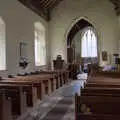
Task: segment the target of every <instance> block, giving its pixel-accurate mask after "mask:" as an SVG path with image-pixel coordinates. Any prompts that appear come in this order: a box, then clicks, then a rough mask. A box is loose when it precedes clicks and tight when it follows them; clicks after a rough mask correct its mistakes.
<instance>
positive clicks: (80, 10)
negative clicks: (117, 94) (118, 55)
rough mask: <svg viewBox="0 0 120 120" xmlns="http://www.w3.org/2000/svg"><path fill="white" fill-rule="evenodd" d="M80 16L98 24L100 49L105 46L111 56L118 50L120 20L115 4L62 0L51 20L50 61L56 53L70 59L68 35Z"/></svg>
mask: <svg viewBox="0 0 120 120" xmlns="http://www.w3.org/2000/svg"><path fill="white" fill-rule="evenodd" d="M80 18H84V19H86V20H88V21H89V22H90V23H91V24H92V25H93V26H94V27H95V29H96V31H97V34H98V39H99V52H101V51H103V50H106V51H107V52H108V54H110V56H111V55H112V54H113V53H115V52H116V51H118V48H119V46H118V39H119V26H118V24H119V20H118V17H117V16H116V13H115V10H114V5H113V4H112V3H111V2H110V1H109V0H99V1H98V0H63V1H62V2H61V4H60V5H59V6H58V7H56V8H55V9H54V10H53V13H52V20H51V21H50V22H49V30H50V31H49V40H50V43H51V46H50V48H51V61H52V60H53V59H55V58H56V56H57V54H61V55H62V56H63V58H64V59H65V60H67V43H66V36H67V33H68V32H69V30H70V28H72V25H73V24H74V23H75V21H77V20H79V19H80ZM110 62H112V60H111V58H110V59H109V63H110Z"/></svg>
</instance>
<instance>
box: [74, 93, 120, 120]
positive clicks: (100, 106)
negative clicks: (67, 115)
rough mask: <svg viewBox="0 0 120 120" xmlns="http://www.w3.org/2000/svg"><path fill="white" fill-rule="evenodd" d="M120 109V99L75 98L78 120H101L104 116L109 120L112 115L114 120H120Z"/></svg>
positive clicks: (109, 97) (100, 97)
mask: <svg viewBox="0 0 120 120" xmlns="http://www.w3.org/2000/svg"><path fill="white" fill-rule="evenodd" d="M119 107H120V97H111V96H108V97H107V96H106V97H104V96H78V95H76V96H75V113H76V120H79V119H81V120H88V119H89V120H93V119H95V120H100V118H104V116H106V119H109V118H110V116H111V115H112V116H115V117H113V118H120V116H119V114H120V111H119ZM87 109H89V111H87ZM94 115H96V116H95V117H94ZM101 115H102V116H101ZM100 116H101V117H100ZM102 120H104V119H102ZM111 120H113V119H111Z"/></svg>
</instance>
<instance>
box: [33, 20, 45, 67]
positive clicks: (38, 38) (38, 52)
mask: <svg viewBox="0 0 120 120" xmlns="http://www.w3.org/2000/svg"><path fill="white" fill-rule="evenodd" d="M34 26H35V31H34V32H35V65H36V66H41V65H46V42H45V41H46V40H45V27H44V26H43V25H42V24H41V23H40V22H36V23H35V25H34Z"/></svg>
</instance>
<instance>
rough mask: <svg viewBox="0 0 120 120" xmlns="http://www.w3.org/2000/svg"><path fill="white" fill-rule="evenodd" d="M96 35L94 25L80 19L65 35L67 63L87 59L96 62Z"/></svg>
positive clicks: (97, 55)
mask: <svg viewBox="0 0 120 120" xmlns="http://www.w3.org/2000/svg"><path fill="white" fill-rule="evenodd" d="M98 48H99V47H98V35H97V31H96V29H95V27H94V26H93V25H92V24H91V23H90V22H88V21H87V20H85V19H80V20H79V21H78V22H76V23H75V24H74V25H73V27H72V28H71V29H70V31H69V33H68V35H67V58H68V59H67V60H68V63H72V62H76V61H78V62H80V61H81V60H85V59H87V60H88V59H89V61H91V62H98V57H99V54H98V52H99V51H98Z"/></svg>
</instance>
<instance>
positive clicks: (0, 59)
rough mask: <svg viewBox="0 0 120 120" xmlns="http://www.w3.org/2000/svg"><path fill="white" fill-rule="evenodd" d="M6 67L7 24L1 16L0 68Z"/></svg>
mask: <svg viewBox="0 0 120 120" xmlns="http://www.w3.org/2000/svg"><path fill="white" fill-rule="evenodd" d="M5 69H6V25H5V22H4V20H3V19H2V17H0V70H5Z"/></svg>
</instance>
